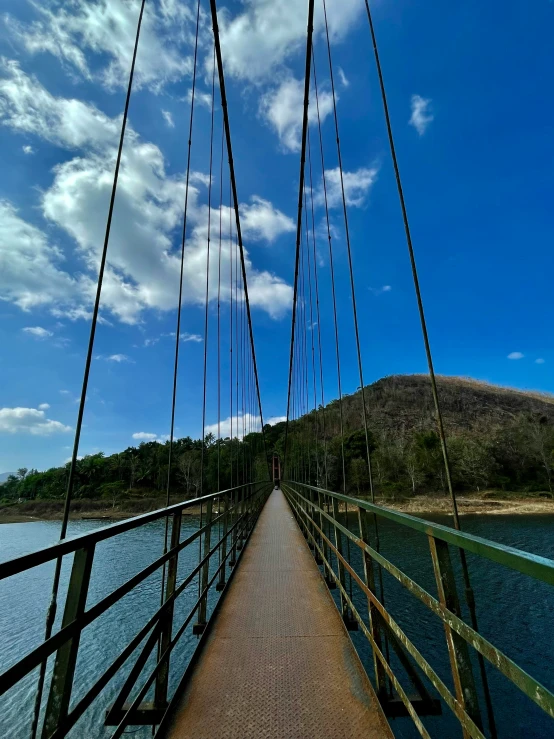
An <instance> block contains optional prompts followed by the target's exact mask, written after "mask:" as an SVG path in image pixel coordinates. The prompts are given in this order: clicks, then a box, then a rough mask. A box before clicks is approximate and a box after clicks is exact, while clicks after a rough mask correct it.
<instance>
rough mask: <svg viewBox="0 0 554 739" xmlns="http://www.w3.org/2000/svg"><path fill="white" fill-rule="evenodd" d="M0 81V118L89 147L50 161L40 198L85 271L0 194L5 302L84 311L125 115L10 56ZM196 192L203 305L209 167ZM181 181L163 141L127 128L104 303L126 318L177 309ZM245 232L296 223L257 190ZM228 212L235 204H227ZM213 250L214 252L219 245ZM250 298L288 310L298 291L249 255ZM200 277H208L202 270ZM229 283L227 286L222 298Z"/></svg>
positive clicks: (274, 311) (197, 289) (194, 273)
mask: <svg viewBox="0 0 554 739" xmlns="http://www.w3.org/2000/svg"><path fill="white" fill-rule="evenodd" d="M0 71H1V72H2V75H1V77H2V78H1V80H0V122H1V123H3V124H4V125H7V126H9V127H10V128H12V129H15V130H17V131H22V132H23V131H24V132H26V133H35V134H36V135H38V136H41V137H42V138H44V139H46V140H48V141H50V142H51V143H53V144H55V145H58V146H61V147H63V148H65V149H69V150H73V149H79V150H84V153H83V154H81V155H80V156H78V157H76V158H74V159H69V160H66V161H64V162H63V163H61V164H59V165H57V166H56V167H55V168H54V181H53V183H52V185H51V187H50V188H49V189H47V190H46V191H45V192H44V193H43V196H42V211H43V215H44V216H45V218H46V219H48V220H49V221H50V222H51V223H53V224H55V225H56V226H58V227H59V228H61V229H62V230H63V231H65V232H66V233H68V234H69V235H70V236H71V237H72V238H73V239H74V241H75V243H76V245H77V250H76V256H77V257H78V258H79V260H80V262H81V264H82V265H84V270H83V271H84V273H85V275H84V276H83V275H75V274H73V275H70V274H69V272H68V271H64V270H63V269H62V266H61V263H62V261H63V254H62V252H61V251H60V250H59V249H57V248H56V247H54V246H52V245H51V244H50V243H49V242H48V240H47V238H46V236H45V235H44V234H43V233H42V232H40V231H39V230H38V229H37V228H36V227H34V226H31V225H29V224H27V223H25V222H24V221H23V220H22V219H21V218H20V217H19V216H18V215H17V212H16V211H15V209H14V208H13V206H11V205H10V204H9V203H5V202H4V203H0V209H1V210H0V215H2V214H4V215H5V216H6V217H5V218H0V267H5V269H0V275H1V276H0V299H5V300H10V301H11V302H15V303H16V304H18V305H19V306H20V307H21V308H23V309H29V308H31V307H33V306H35V305H43V304H48V305H50V306H51V309H52V311H53V312H55V315H58V316H65V317H67V318H70V319H77V318H81V317H88V316H89V315H90V306H91V303H92V300H93V296H94V290H95V277H96V274H97V270H98V264H99V259H100V249H101V246H102V243H103V240H104V229H105V218H106V213H107V210H108V203H109V199H110V194H111V188H112V180H113V168H114V160H115V155H116V149H115V144H116V142H117V134H118V130H119V125H120V120H119V119H111V118H109V117H107V116H105V115H104V114H103V113H102V112H101V111H99V110H98V109H97V108H95V107H94V106H92V105H88V104H86V103H83V102H81V101H78V100H68V99H64V98H55V97H54V96H52V95H51V94H50V93H49V92H48V91H47V90H45V89H44V87H42V85H40V83H38V81H37V80H35V79H33V78H31V77H28V76H27V75H25V74H24V73H23V72H22V71H21V69H20V68H19V66H18V65H17V64H16V63H15V62H6V61H5V60H4V62H3V64H2V66H1V70H0ZM191 181H192V183H193V184H191V185H190V189H189V215H188V222H189V224H190V231H189V233H188V235H187V249H186V252H185V254H186V257H185V284H184V291H183V296H184V301H185V302H187V303H193V304H194V303H197V304H201V303H202V302H203V300H204V283H205V274H206V239H207V220H208V208H207V206H206V205H205V204H203V203H202V202H201V201H202V198H201V190H200V186H202V187H203V186H204V185H205V184H206V177H205V175H203V174H202V173H193V174H192V176H191ZM183 202H184V182H183V178H182V177H180V176H176V175H173V176H168V175H167V174H166V171H165V160H164V157H163V155H162V153H161V151H160V149H159V148H158V147H157V146H154V145H153V144H151V143H146V142H143V141H141V140H140V138H139V136H138V135H137V134H136V133H135V132H134V130H133V129H132V127H131V126H129V128H128V129H127V137H126V147H125V151H124V155H123V160H122V167H121V170H120V176H119V184H118V191H117V199H116V207H115V211H114V217H113V221H112V229H111V236H110V246H109V252H108V265H107V268H106V271H105V275H104V283H103V289H102V306H103V308H104V309H107V310H109V311H111V313H112V314H113V315H114V316H116V317H117V318H118V319H119V320H120V321H122V322H125V323H137V322H139V321H140V320H141V314H142V312H143V311H145V310H147V309H154V310H161V311H165V310H169V309H171V308H174V306H175V303H176V301H177V295H178V284H177V283H178V278H179V270H180V248H179V246H180V245H179V243H178V238H177V235H178V234H179V226H180V223H181V220H182V207H183ZM241 210H242V212H243V214H244V219H245V220H244V235H245V237H246V238H251V239H252V240H259V239H265V240H268V241H273V240H274V239H275V238H277V236H279V235H280V234H282V233H286V232H288V231H290V230H291V229H292V227H293V226H292V221H291V220H290V219H289V218H288V217H286V216H285V215H284V214H283V213H281V212H280V211H278V210H277V209H275V208H274V207H273V206H272V205H271V203H269V202H268V201H265V200H262V199H261V198H257V197H254V198H252V200H251V202H250V203H249V204H245V205H242V206H241ZM222 215H223V217H224V219H225V221H224V222H228V219H229V209H228V208H225V207H224V208H223V213H222ZM218 223H219V210H214V209H212V224H213V228H214V233H213V234H212V238H214V239H215V238H218V233H217V230H218V226H217V225H216V224H218ZM230 247H231V245H230V242H229V241H228V240H225V239H224V241H223V243H222V269H226V265H228V263H229V259H230V253H231V248H230ZM212 257H213V258H214V259H215V258H216V256H215V255H214V254H212ZM245 261H246V268H247V272H248V279H249V287H250V289H251V302H252V305H253V306H256V307H260V308H262V309H264V310H266V311H267V312H268V313H269V314H270V315H271V316H273V317H280V316H282V315H283V314H284V313H285V312H286V311H287V310H288V309H289V307H290V304H291V301H292V290H291V288H290V286H289V285H287V284H286V283H284V282H283V281H282V280H280V279H279V278H278V277H276V276H275V275H272V274H271V273H269V272H265V271H262V272H260V271H258V270H256V269H255V268H254V267H253V265H252V262H251V260H250V258H249V255H248V252H246V253H245ZM202 275H204V278H203V277H202ZM211 276H212V280H213V281H212V282H211V283H210V299H212V298H214V297H215V295H216V284H217V269H212V270H211ZM228 290H229V288H228V286H226V287H225V288H223V289H222V299H223V300H227V299H228V298H229V295H228Z"/></svg>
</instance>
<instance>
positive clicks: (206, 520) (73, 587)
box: [0, 481, 272, 739]
mask: <svg viewBox="0 0 554 739" xmlns="http://www.w3.org/2000/svg"><path fill="white" fill-rule="evenodd" d="M270 487H272V484H271V483H270V482H268V481H266V482H261V483H247V484H245V485H241V486H238V487H235V488H230V489H229V490H224V491H221V492H218V493H214V494H212V495H206V496H203V497H202V498H195V499H193V500H188V501H186V502H182V503H177V504H175V505H172V506H169V507H167V508H163V509H160V510H157V511H153V512H151V513H145V514H144V515H141V516H136V517H135V518H131V519H127V520H125V521H121V522H118V523H114V524H112V525H109V526H105V527H102V528H98V529H96V530H93V531H90V532H89V533H86V534H83V535H81V536H75V537H72V538H68V539H64V540H63V541H61V542H59V543H57V544H54V545H52V546H50V547H46V548H44V549H41V550H39V551H36V552H32V553H30V554H26V555H23V556H21V557H17V558H16V559H13V560H9V561H7V562H4V563H1V564H0V581H2V580H4V579H5V578H8V577H15V576H17V575H18V574H19V573H23V572H26V571H28V570H31V569H33V568H35V567H38V566H39V565H42V564H45V563H47V562H53V561H55V560H57V559H58V558H60V557H64V556H67V555H72V554H73V555H74V556H73V563H72V567H71V574H70V578H69V584H68V588H67V596H66V599H65V608H64V613H63V618H62V621H61V626H60V628H59V630H58V631H57V632H56V633H54V634H53V635H52V636H51V637H50V638H49V639H48V640H46V641H43V642H42V643H41V644H39V646H37V647H36V648H35V649H33V650H32V651H30V652H29V653H28V654H26V655H25V656H24V657H22V658H21V659H19V660H18V661H17V662H16V663H15V664H13V665H12V666H11V667H9V668H8V669H6V670H5V671H3V672H2V673H1V674H0V695H3V694H4V693H6V691H8V690H10V688H12V687H13V686H14V685H16V683H18V682H19V681H20V680H21V679H23V678H24V677H25V676H26V675H28V674H29V673H30V672H32V671H33V670H35V669H36V668H37V667H39V666H40V665H41V664H42V663H43V662H44V661H45V660H47V659H48V658H49V657H50V656H51V655H54V666H53V670H52V673H51V677H50V682H49V693H48V700H47V701H46V707H45V710H44V718H43V724H42V737H43V739H47V738H48V739H54V738H58V737H63V736H66V735H67V733H68V732H69V731H70V730H71V729H72V727H73V726H75V724H76V722H77V721H78V720H79V719H80V718H81V716H82V715H83V714H84V712H85V711H86V710H87V709H88V708H89V706H90V705H91V704H92V703H93V701H95V700H96V699H97V698H98V697H99V696H100V694H101V693H102V691H103V690H104V688H105V687H106V686H107V685H108V683H110V681H111V680H112V679H113V678H115V677H116V675H117V674H118V673H119V671H120V670H121V669H122V668H123V667H124V665H125V663H126V662H127V660H128V659H129V658H130V656H131V655H132V654H133V652H134V651H135V650H136V649H137V648H138V647H140V645H141V644H142V642H144V645H143V646H142V649H141V651H140V652H139V654H138V657H137V658H136V661H135V662H134V664H133V666H132V668H131V670H130V672H129V673H128V676H127V678H126V679H125V681H124V684H123V686H122V688H121V689H120V691H119V693H118V696H117V698H116V700H115V702H114V703H113V704H112V705H111V707H110V708H109V710H108V712H107V715H106V724H107V725H112V726H116V729H115V731H114V733H113V735H112V736H113V737H119V736H121V735H122V734H123V732H124V730H125V728H126V727H127V726H128V725H129V724H152V725H154V726H155V725H158V724H159V723H160V721H161V719H162V717H163V714H164V713H165V711H166V709H167V707H168V705H169V696H168V679H169V662H170V654H171V652H172V650H173V649H174V647H175V646H176V644H177V643H178V642H179V640H180V638H181V637H182V635H183V633H184V632H185V629H186V628H187V626H189V624H190V623H191V621H192V619H193V617H194V615H195V614H198V615H197V620H196V623H195V624H194V625H193V633H196V634H201V633H202V632H203V631H204V629H205V627H206V625H207V624H208V623H209V622H210V619H209V618H207V609H208V593H209V591H210V588H212V586H215V589H216V590H217V591H222V590H224V588H225V586H226V566H227V563H228V565H229V566H234V565H235V563H236V561H237V557H238V556H240V550H241V549H242V547H243V543H244V541H245V540H246V539H247V538H248V536H249V535H250V533H251V531H252V529H253V527H254V524H255V522H256V519H257V516H258V514H259V512H260V510H261V508H262V506H263V503H264V502H265V500H266V498H267V495H268V493H269V491H270ZM214 504H216V506H217V510H214ZM196 506H201V510H203V511H204V512H205V513H204V516H203V519H202V518H201V521H200V523H201V525H200V526H199V528H198V529H197V530H196V531H194V533H192V534H191V535H189V536H188V537H187V538H185V539H184V540H183V541H181V521H182V514H183V511H185V510H186V509H187V508H191V507H196ZM166 518H167V520H168V522H169V521H170V520H171V539H170V545H169V548H168V550H167V552H165V553H164V554H163V555H162V556H160V557H158V558H157V559H156V560H155V561H154V562H152V563H151V564H150V565H148V566H147V567H145V568H144V569H142V570H141V571H140V572H139V573H138V574H136V575H134V576H133V577H131V578H130V579H128V580H127V581H126V582H125V583H123V584H122V585H120V586H119V587H117V588H116V589H115V590H114V591H113V592H111V593H110V594H109V595H107V596H105V597H104V598H102V599H101V600H100V601H98V602H97V603H95V604H94V605H93V606H92V607H90V608H88V609H87V595H88V591H89V583H90V579H91V570H92V565H93V561H94V552H95V547H96V545H97V544H98V543H99V542H102V541H105V540H107V539H112V538H113V537H116V536H118V535H120V534H123V533H124V532H127V531H131V530H132V529H138V528H139V527H141V526H144V525H145V524H148V523H151V522H153V521H158V520H163V519H166ZM216 525H217V527H218V529H219V530H221V527H222V533H221V536H220V537H219V539H218V540H217V541H216V542H215V544H212V531H214V530H216V531H217V529H214V526H216ZM198 539H200V540H201V541H200V554H199V557H198V564H197V565H196V566H195V567H194V568H193V569H192V570H191V571H190V572H189V573H188V574H187V575H186V576H185V578H184V579H183V581H182V582H180V583H178V582H177V579H178V577H177V574H178V573H177V566H178V560H179V553H180V552H183V550H184V549H185V548H186V547H189V546H190V545H191V544H193V542H195V541H196V540H198ZM237 551H238V552H239V555H237ZM214 555H217V557H218V559H217V562H218V566H217V568H216V570H215V572H214V573H213V574H212V575H211V576H210V561H211V558H212V557H214ZM160 568H166V577H165V578H164V580H165V589H164V592H163V596H162V603H161V605H160V607H159V608H158V610H157V611H156V612H155V613H154V614H153V615H152V616H151V617H150V618H149V619H148V621H147V622H146V623H145V624H144V625H143V626H142V628H141V629H140V630H139V631H138V633H137V634H136V635H135V636H134V637H133V639H132V640H131V641H130V642H129V643H128V644H127V645H126V646H125V648H124V649H123V650H122V651H121V652H120V653H119V655H118V656H117V657H116V658H115V660H114V661H113V662H112V663H111V665H110V666H109V667H108V668H107V669H105V670H104V671H103V673H102V674H101V675H100V676H99V677H98V679H97V680H96V681H95V682H94V684H93V685H92V687H90V688H89V690H88V691H87V692H86V694H85V695H84V696H83V697H81V698H80V699H79V700H78V702H77V703H76V704H75V705H73V706H71V697H72V691H73V687H74V684H75V681H76V679H78V677H79V676H78V675H76V674H75V668H76V665H77V658H78V655H79V644H80V638H81V634H82V631H83V629H85V627H87V626H89V625H90V624H91V623H92V622H93V621H95V620H96V619H98V618H99V617H100V616H101V615H102V614H103V613H105V612H106V611H108V609H110V608H112V607H113V606H114V605H115V604H116V603H118V601H120V600H121V599H122V598H123V597H124V596H125V595H127V594H128V593H130V592H131V591H132V590H133V589H134V588H136V587H137V586H138V585H140V583H142V582H143V581H144V580H145V579H146V578H148V577H149V576H151V575H152V574H153V573H155V572H156V571H158V570H159V569H160ZM212 569H213V568H212ZM195 578H198V579H199V594H198V598H197V599H196V601H195V603H194V605H193V607H192V608H191V610H190V611H189V613H188V614H187V615H186V617H185V619H184V621H183V623H182V624H181V625H180V626H179V628H178V629H177V630H176V632H175V634H174V633H173V631H174V605H175V601H176V599H177V598H178V597H179V596H180V595H181V594H182V593H184V592H185V590H186V589H187V587H188V586H189V585H191V584H192V583H193V581H194V580H195ZM212 617H213V613H212ZM210 618H211V617H210ZM20 628H21V629H24V628H25V624H20ZM144 640H146V641H144ZM156 647H157V655H156V665H155V667H154V669H153V670H151V672H150V673H149V675H148V676H147V677H146V678H145V679H144V682H143V684H142V686H141V687H140V689H139V692H138V694H137V695H136V697H135V698H134V699H133V700H132V702H131V703H126V701H127V699H128V698H129V696H130V694H131V691H133V689H136V686H137V685H138V682H139V679H140V677H141V673H142V671H143V669H144V667H145V665H146V663H147V660H148V658H149V656H150V655H151V654H152V653H153V652H154V650H155V648H156ZM152 686H153V688H154V701H153V702H150V703H143V700H144V698H145V696H146V695H147V694H148V692H149V690H150V689H151V687H152Z"/></svg>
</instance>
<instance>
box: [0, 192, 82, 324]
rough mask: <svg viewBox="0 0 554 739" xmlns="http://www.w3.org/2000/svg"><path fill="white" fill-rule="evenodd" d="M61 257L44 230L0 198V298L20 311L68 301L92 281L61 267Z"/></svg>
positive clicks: (64, 303) (74, 297) (75, 297)
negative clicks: (22, 216) (70, 273)
mask: <svg viewBox="0 0 554 739" xmlns="http://www.w3.org/2000/svg"><path fill="white" fill-rule="evenodd" d="M63 261H64V257H63V253H62V252H61V250H60V249H59V248H57V247H56V246H54V245H52V244H50V243H49V241H48V239H47V237H46V236H45V234H43V233H42V231H40V230H39V229H38V228H35V227H34V226H32V225H30V224H29V223H26V222H25V221H24V220H23V219H22V218H21V217H20V216H19V215H18V212H17V211H16V209H15V208H14V207H13V205H11V204H10V203H8V202H6V201H1V200H0V300H6V301H9V302H11V303H14V304H15V305H17V306H19V308H21V309H22V310H24V311H29V310H31V309H32V308H36V307H39V306H45V305H54V304H56V305H62V306H65V305H67V304H68V303H72V302H73V301H74V300H75V299H77V296H78V295H79V294H80V292H81V290H82V291H83V293H84V295H86V294H87V292H88V290H89V288H91V287H92V284H91V283H90V282H88V281H87V280H86V279H84V278H81V277H75V278H74V277H71V276H70V275H69V274H68V273H67V272H65V271H63V269H62V265H63Z"/></svg>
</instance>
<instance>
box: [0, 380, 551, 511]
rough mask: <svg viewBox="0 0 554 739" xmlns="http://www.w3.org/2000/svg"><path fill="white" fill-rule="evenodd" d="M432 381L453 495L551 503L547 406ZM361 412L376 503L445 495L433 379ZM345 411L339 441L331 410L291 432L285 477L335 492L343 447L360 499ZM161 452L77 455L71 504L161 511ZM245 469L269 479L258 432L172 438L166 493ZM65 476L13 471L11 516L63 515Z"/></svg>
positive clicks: (356, 444) (354, 406) (409, 384)
mask: <svg viewBox="0 0 554 739" xmlns="http://www.w3.org/2000/svg"><path fill="white" fill-rule="evenodd" d="M437 382H438V390H439V396H440V401H441V406H442V411H443V417H444V424H445V429H446V434H447V441H448V450H449V457H450V461H451V468H452V480H453V484H454V486H455V488H456V490H457V491H459V492H462V493H480V494H482V492H483V491H484V490H488V491H489V493H487V495H492V494H493V493H491V492H490V491H491V490H494V491H496V492H495V493H494V495H496V496H500V497H504V498H511V496H512V495H513V494H514V493H515V494H519V495H521V494H523V495H525V496H529V495H535V496H536V495H545V496H548V497H551V496H552V494H553V493H552V491H553V484H554V475H553V467H554V397H553V396H551V395H547V394H541V393H536V392H524V391H521V390H515V389H510V388H504V387H498V386H495V385H489V384H487V383H484V382H479V381H476V380H472V379H469V378H459V377H439V378H437ZM366 403H367V413H368V419H369V437H370V453H371V463H372V471H373V480H374V483H375V485H374V487H375V491H376V494H377V496H378V497H379V498H380V499H382V500H384V501H387V502H391V501H392V502H395V501H402V500H405V499H407V498H413V497H415V496H418V497H419V498H421V496H426V495H431V496H435V497H437V496H438V497H440V496H442V495H443V494H444V493H445V492H446V484H445V474H444V464H443V458H442V452H441V447H440V441H439V437H438V435H437V431H436V428H437V427H436V421H435V412H434V406H433V399H432V395H431V386H430V381H429V378H428V377H426V376H423V375H396V376H391V377H385V378H383V379H381V380H378V381H377V382H375V383H374V384H372V385H370V386H368V387H367V388H366ZM342 410H343V420H344V438H343V440H342V443H341V437H340V414H339V403H338V401H337V400H333V401H331V402H329V403H328V404H327V405H326V407H325V409H322V408H319V409H318V411H317V412H314V411H312V412H311V413H308V414H307V415H305V416H302V417H301V418H299V419H297V420H295V421H293V422H292V423H291V425H290V429H289V437H288V463H289V474H290V475H291V476H292V475H294V476H296V477H297V479H303V480H308V479H309V480H310V481H311V482H312V483H314V484H317V485H320V486H321V485H324V484H327V485H328V486H329V488H331V489H335V490H340V489H342V487H343V477H342V476H343V472H342V470H343V463H342V450H343V448H344V469H345V471H346V481H345V486H346V490H347V491H348V492H349V493H351V494H353V495H362V496H363V495H366V494H368V492H369V476H368V469H367V461H366V446H365V434H364V431H363V425H362V417H363V416H362V405H361V393H360V392H357V393H354V394H352V395H347V396H345V397H344V398H343V406H342ZM285 426H286V424H285V423H279V424H276V425H275V426H266V427H265V428H264V432H265V437H266V438H265V441H266V445H267V451H268V455H269V456H270V455H272V454H273V453H277V454H278V455H279V456H281V458H282V457H283V455H284V438H285ZM323 429H325V438H324V433H323ZM203 446H204V453H202V447H203ZM168 452H169V444H168V443H167V442H166V443H164V444H159V443H156V442H144V443H142V444H140V445H139V446H138V447H129V448H128V449H126V450H124V451H122V452H120V453H119V454H114V455H111V456H109V457H105V456H104V455H103V454H102V453H98V454H94V455H88V456H85V457H84V458H83V459H81V460H79V462H78V466H77V473H76V480H75V487H74V492H73V497H74V500H75V502H76V504H77V502H79V501H81V503H84V501H91V502H92V505H91V506H90V509H91V510H96V508H98V505H99V504H100V502H101V501H103V506H104V507H107V508H110V509H111V510H113V511H114V512H115V511H116V510H117V509H119V510H122V511H129V510H140V509H141V508H145V507H146V509H147V508H148V507H151V506H155V507H157V506H159V505H160V500H163V497H164V496H165V492H166V483H167V479H168V469H167V462H168ZM202 459H203V460H204V473H203V475H202V467H201V462H202ZM324 461H326V467H325V465H324ZM253 467H254V468H255V470H256V472H255V474H256V477H257V478H258V479H262V478H263V477H264V476H265V475H266V474H267V462H266V459H265V456H264V451H263V442H262V437H261V434H260V433H256V434H250V435H249V436H247V437H246V438H245V439H244V440H243V441H241V440H239V439H224V440H222V441H221V444H218V443H217V441H216V439H215V438H214V437H213V435H211V434H210V435H208V436H207V437H206V439H205V440H204V444H203V443H202V440H200V439H197V440H193V439H191V438H189V437H187V438H185V439H178V440H176V442H175V446H174V450H173V464H172V467H171V475H170V492H171V495H172V496H176V498H177V499H183V498H189V497H196V496H197V495H198V494H199V493H200V491H203V492H204V493H208V492H215V491H217V490H218V489H219V490H221V489H227V488H230V487H232V486H233V485H237V484H240V483H241V482H242V481H243V480H245V479H247V476H248V475H249V474H250V470H251V469H252V468H253ZM67 474H68V465H66V466H65V467H58V468H52V469H50V470H46V471H45V472H37V471H36V470H32V469H31V470H29V471H27V470H26V469H21V470H18V474H17V476H16V475H11V476H10V477H9V478H8V480H7V481H6V482H5V483H4V484H3V485H2V487H1V493H0V498H3V500H4V503H5V504H6V505H8V506H9V507H10V508H11V507H12V506H13V505H14V503H15V501H17V500H19V499H22V500H23V501H26V502H25V503H23V504H22V505H27V506H29V505H30V504H31V503H33V504H35V503H36V502H39V501H52V502H54V501H57V503H59V504H60V505H61V501H62V500H63V497H64V494H65V488H66V484H67ZM218 486H219V487H218ZM0 502H1V501H0ZM415 502H416V501H414V503H415ZM81 503H80V504H79V505H81V507H82V504H81ZM101 507H102V506H101ZM11 510H13V508H11ZM38 510H39V509H37V513H38ZM48 510H49V511H50V508H48ZM52 514H53V515H55V512H54V509H52Z"/></svg>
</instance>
